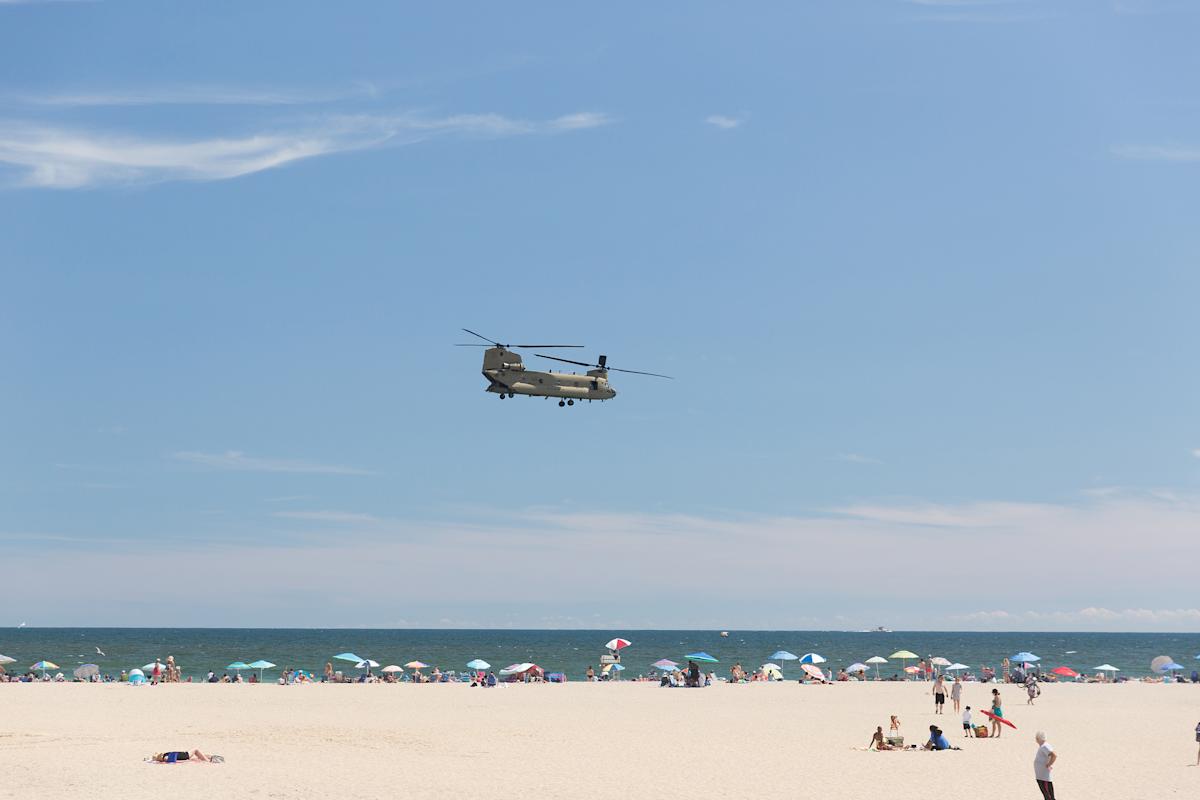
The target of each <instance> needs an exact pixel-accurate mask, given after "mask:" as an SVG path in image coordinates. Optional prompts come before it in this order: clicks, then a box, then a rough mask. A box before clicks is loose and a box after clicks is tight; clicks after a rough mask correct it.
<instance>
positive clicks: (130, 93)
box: [0, 0, 378, 108]
mask: <svg viewBox="0 0 1200 800" xmlns="http://www.w3.org/2000/svg"><path fill="white" fill-rule="evenodd" d="M0 2H3V0H0ZM377 95H378V89H377V88H376V87H375V86H374V85H373V84H367V83H365V84H359V85H357V86H354V87H350V88H346V89H288V88H257V89H256V88H235V87H222V86H161V87H154V88H149V89H111V90H95V91H82V92H47V93H43V94H34V93H10V94H4V95H0V102H4V103H8V104H19V105H29V106H48V107H52V108H92V107H98V106H150V105H197V106H210V105H211V106H297V105H313V104H318V103H333V102H337V101H339V100H349V99H354V98H369V97H375V96H377Z"/></svg>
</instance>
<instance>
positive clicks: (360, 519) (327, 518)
mask: <svg viewBox="0 0 1200 800" xmlns="http://www.w3.org/2000/svg"><path fill="white" fill-rule="evenodd" d="M271 516H273V517H280V518H282V519H298V520H304V521H306V522H326V523H329V524H332V525H365V524H370V523H374V522H378V521H379V517H376V516H372V515H371V514H361V513H358V512H355V511H276V512H275V513H274V514H272V515H271Z"/></svg>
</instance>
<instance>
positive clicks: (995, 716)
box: [992, 689, 1004, 739]
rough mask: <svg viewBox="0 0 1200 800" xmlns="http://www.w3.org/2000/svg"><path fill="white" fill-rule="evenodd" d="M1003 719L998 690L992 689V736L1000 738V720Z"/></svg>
mask: <svg viewBox="0 0 1200 800" xmlns="http://www.w3.org/2000/svg"><path fill="white" fill-rule="evenodd" d="M1003 718H1004V708H1003V707H1002V706H1001V705H1000V690H999V689H992V736H993V737H994V738H996V739H999V738H1000V720H1001V719H1003Z"/></svg>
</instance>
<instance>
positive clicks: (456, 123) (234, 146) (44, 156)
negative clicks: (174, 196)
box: [0, 112, 610, 189]
mask: <svg viewBox="0 0 1200 800" xmlns="http://www.w3.org/2000/svg"><path fill="white" fill-rule="evenodd" d="M609 122H610V118H609V117H608V116H607V115H605V114H602V113H599V112H581V113H575V114H568V115H565V116H561V117H557V118H554V119H550V120H544V121H531V120H521V119H513V118H510V117H505V116H502V115H499V114H458V115H454V116H448V117H441V118H430V117H421V116H416V115H391V116H380V115H367V114H361V115H341V116H332V117H327V118H325V119H324V120H322V121H320V122H319V123H316V124H309V125H304V126H299V127H294V128H291V129H286V128H284V129H277V130H272V131H261V132H257V133H251V134H246V135H242V136H221V137H209V138H197V139H158V138H150V137H144V136H137V135H130V134H114V133H108V132H102V131H98V130H93V129H87V128H64V127H58V126H49V125H42V124H33V123H15V122H7V123H3V122H0V164H5V165H8V166H9V167H11V168H13V169H15V170H16V172H17V184H18V185H21V186H28V187H44V188H55V189H73V188H84V187H92V186H101V185H106V184H134V183H153V182H158V181H169V180H196V181H212V180H222V179H228V178H236V177H239V176H242V175H249V174H251V173H255V172H261V171H263V170H267V169H272V168H274V167H279V166H283V165H285V164H289V163H292V162H295V161H300V160H303V159H307V158H314V157H317V156H323V155H330V154H334V153H342V152H348V151H353V150H363V149H367V148H373V147H384V146H397V145H402V144H412V143H414V142H418V141H422V140H424V139H429V138H432V137H436V136H447V135H463V136H479V137H504V136H520V135H533V134H556V133H565V132H570V131H579V130H585V129H588V128H595V127H598V126H601V125H605V124H608V123H609Z"/></svg>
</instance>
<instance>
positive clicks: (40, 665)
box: [30, 661, 58, 676]
mask: <svg viewBox="0 0 1200 800" xmlns="http://www.w3.org/2000/svg"><path fill="white" fill-rule="evenodd" d="M30 669H40V670H41V671H42V675H43V676H44V675H45V674H46V670H48V669H58V664H55V663H54V662H53V661H39V662H37V663H36V664H34V665H33V666H31V667H30Z"/></svg>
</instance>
